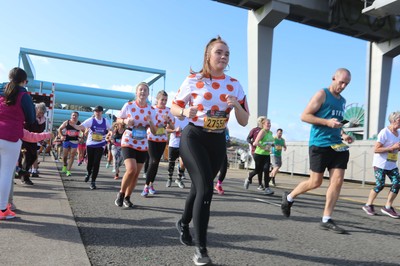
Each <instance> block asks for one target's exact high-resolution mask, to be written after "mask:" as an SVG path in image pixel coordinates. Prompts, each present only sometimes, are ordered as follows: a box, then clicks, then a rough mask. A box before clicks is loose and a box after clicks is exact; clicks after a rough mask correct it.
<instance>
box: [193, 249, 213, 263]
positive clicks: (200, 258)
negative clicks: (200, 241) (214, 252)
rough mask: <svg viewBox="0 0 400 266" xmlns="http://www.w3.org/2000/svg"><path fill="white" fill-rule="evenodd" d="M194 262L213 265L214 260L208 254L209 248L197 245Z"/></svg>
mask: <svg viewBox="0 0 400 266" xmlns="http://www.w3.org/2000/svg"><path fill="white" fill-rule="evenodd" d="M193 262H194V264H195V265H211V263H212V262H211V259H210V257H209V256H208V254H207V248H202V247H200V248H199V247H196V250H195V252H194V256H193Z"/></svg>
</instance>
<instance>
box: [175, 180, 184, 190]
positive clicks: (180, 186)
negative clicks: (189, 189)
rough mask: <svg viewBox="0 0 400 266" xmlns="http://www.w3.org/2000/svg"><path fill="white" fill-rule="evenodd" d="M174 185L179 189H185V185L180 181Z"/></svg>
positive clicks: (176, 181)
mask: <svg viewBox="0 0 400 266" xmlns="http://www.w3.org/2000/svg"><path fill="white" fill-rule="evenodd" d="M175 184H177V185H178V187H179V188H185V184H184V183H183V182H182V180H179V179H177V180H175Z"/></svg>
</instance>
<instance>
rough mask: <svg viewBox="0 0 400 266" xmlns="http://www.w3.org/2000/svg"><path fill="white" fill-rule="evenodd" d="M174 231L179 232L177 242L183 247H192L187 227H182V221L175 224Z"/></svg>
mask: <svg viewBox="0 0 400 266" xmlns="http://www.w3.org/2000/svg"><path fill="white" fill-rule="evenodd" d="M176 229H178V232H179V240H180V241H181V243H182V244H183V245H185V246H191V245H192V236H191V235H190V231H189V225H183V224H182V220H179V221H177V222H176Z"/></svg>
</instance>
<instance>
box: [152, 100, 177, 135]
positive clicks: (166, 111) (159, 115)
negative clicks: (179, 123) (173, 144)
mask: <svg viewBox="0 0 400 266" xmlns="http://www.w3.org/2000/svg"><path fill="white" fill-rule="evenodd" d="M153 109H154V110H155V112H156V120H155V121H156V123H155V125H156V127H157V131H158V134H157V135H154V134H153V133H151V131H150V128H148V129H147V139H148V140H150V141H154V142H167V141H168V135H167V131H166V130H165V128H166V127H167V124H168V123H167V120H165V119H164V117H165V116H167V117H169V119H170V121H172V122H171V123H172V124H174V123H175V122H174V121H175V117H174V116H173V115H172V114H171V111H170V108H169V107H165V108H162V109H161V108H158V107H157V106H156V105H155V106H153Z"/></svg>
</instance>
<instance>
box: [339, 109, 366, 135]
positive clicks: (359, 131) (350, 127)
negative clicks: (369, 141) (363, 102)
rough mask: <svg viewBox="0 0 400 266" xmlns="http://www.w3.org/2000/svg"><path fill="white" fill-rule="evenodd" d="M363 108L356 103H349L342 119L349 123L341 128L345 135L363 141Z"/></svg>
mask: <svg viewBox="0 0 400 266" xmlns="http://www.w3.org/2000/svg"><path fill="white" fill-rule="evenodd" d="M364 114H365V111H364V108H363V106H359V105H358V104H357V103H351V104H349V105H347V106H346V109H345V111H344V119H346V120H348V121H349V123H347V124H346V125H344V126H343V129H344V130H345V131H346V133H347V134H348V135H350V136H352V137H353V138H355V139H357V140H361V139H363V135H364Z"/></svg>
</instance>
